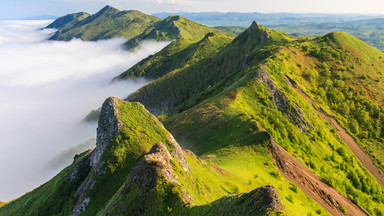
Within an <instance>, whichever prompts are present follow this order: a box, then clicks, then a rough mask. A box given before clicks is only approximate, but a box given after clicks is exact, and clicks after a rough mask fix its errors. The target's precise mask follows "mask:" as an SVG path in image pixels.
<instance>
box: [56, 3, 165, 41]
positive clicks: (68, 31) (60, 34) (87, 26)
mask: <svg viewBox="0 0 384 216" xmlns="http://www.w3.org/2000/svg"><path fill="white" fill-rule="evenodd" d="M59 19H61V20H65V19H66V18H65V17H63V18H59ZM160 20H161V19H160V18H158V17H155V16H150V15H146V14H143V13H141V12H139V11H135V10H131V11H120V10H118V9H115V8H113V7H110V6H106V7H104V8H103V9H102V10H100V11H99V12H97V13H96V14H93V15H92V16H88V17H86V18H85V19H82V20H79V21H78V22H75V23H73V22H71V23H69V24H70V25H64V26H63V27H64V28H59V31H57V32H56V33H55V34H54V35H53V36H52V37H51V39H52V40H71V39H72V38H81V39H82V40H91V41H95V40H100V39H109V38H113V37H122V38H126V39H131V38H133V37H135V36H137V35H139V34H140V33H142V32H143V31H144V30H145V29H147V28H148V27H149V26H150V25H153V23H155V22H158V21H160ZM57 21H60V20H57Z"/></svg>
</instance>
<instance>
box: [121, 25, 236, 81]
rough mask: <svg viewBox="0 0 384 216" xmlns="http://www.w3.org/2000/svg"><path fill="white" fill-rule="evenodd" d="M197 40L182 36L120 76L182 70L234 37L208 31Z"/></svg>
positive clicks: (207, 55) (220, 47)
mask: <svg viewBox="0 0 384 216" xmlns="http://www.w3.org/2000/svg"><path fill="white" fill-rule="evenodd" d="M201 38H202V39H201V40H199V41H197V42H195V41H194V40H191V39H187V38H184V37H182V38H180V39H178V40H176V41H173V42H172V43H171V44H170V45H168V46H167V47H165V48H164V49H162V50H161V51H160V52H158V53H156V54H155V55H151V56H149V57H148V58H146V59H143V60H142V61H140V62H139V63H138V64H136V65H135V66H133V67H131V68H130V69H129V70H127V71H126V72H124V73H122V74H121V75H120V76H119V77H118V78H121V79H127V78H134V77H141V76H144V77H148V78H159V77H162V76H163V75H165V74H167V73H169V72H172V71H174V70H180V69H182V68H185V67H189V66H190V65H193V64H195V63H197V62H198V61H200V60H202V59H204V58H208V57H210V56H212V55H213V54H215V53H216V52H218V51H219V50H220V49H222V48H223V47H225V46H226V45H227V44H228V43H230V42H231V41H232V39H233V38H231V37H229V36H226V35H222V34H219V33H207V34H206V35H205V36H201Z"/></svg>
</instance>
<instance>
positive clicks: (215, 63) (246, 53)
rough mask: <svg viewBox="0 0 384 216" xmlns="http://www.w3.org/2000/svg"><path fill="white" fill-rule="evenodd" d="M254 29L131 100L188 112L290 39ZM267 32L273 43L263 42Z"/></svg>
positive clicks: (158, 108) (156, 108)
mask: <svg viewBox="0 0 384 216" xmlns="http://www.w3.org/2000/svg"><path fill="white" fill-rule="evenodd" d="M253 26H254V27H253V28H255V29H252V28H250V30H249V32H248V30H247V31H246V32H244V33H243V34H241V35H240V36H239V37H237V38H235V39H234V40H233V41H232V43H230V44H229V45H228V46H226V47H225V48H224V49H223V50H222V51H220V52H217V53H215V55H213V56H211V57H208V58H205V59H203V60H201V61H199V62H198V63H196V64H194V65H191V66H190V67H187V68H184V69H181V70H175V71H172V72H170V73H168V74H166V75H165V76H163V77H161V78H160V79H157V80H155V81H154V82H152V83H149V84H148V85H146V86H144V87H143V88H141V89H140V90H139V91H137V92H135V93H133V94H132V95H130V96H129V98H128V100H132V101H140V102H141V103H143V104H145V106H146V107H147V108H148V109H149V110H150V111H151V112H153V113H156V114H162V113H167V112H169V113H175V112H179V111H182V110H185V109H187V108H190V107H192V106H194V105H195V104H197V103H198V102H201V101H202V100H204V99H205V98H207V97H209V96H213V95H215V94H217V93H219V92H220V91H222V90H223V89H224V88H225V87H227V86H228V85H230V84H232V83H233V82H234V81H236V80H237V79H239V78H240V77H242V76H243V75H244V73H243V72H244V70H245V69H247V68H248V67H250V65H255V64H256V65H257V64H259V63H260V62H261V61H262V60H263V59H265V58H266V57H268V56H269V55H270V54H271V53H273V52H275V51H276V48H277V46H276V45H275V44H280V43H285V42H287V41H289V40H291V38H289V37H288V36H286V35H285V34H283V33H281V32H278V31H269V30H267V29H263V28H261V29H259V27H258V26H257V24H256V23H255V24H254V25H253ZM266 33H267V34H268V35H269V37H271V38H274V40H265V39H262V38H263V37H265V36H266V35H265V34H266ZM260 40H264V42H263V43H261V42H260ZM272 41H273V42H272ZM264 48H265V49H264Z"/></svg>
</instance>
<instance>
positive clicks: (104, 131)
mask: <svg viewBox="0 0 384 216" xmlns="http://www.w3.org/2000/svg"><path fill="white" fill-rule="evenodd" d="M119 101H120V99H118V98H114V97H110V98H108V99H107V100H106V101H105V102H104V104H103V106H102V108H101V112H100V118H99V124H98V127H97V140H96V148H95V149H94V150H93V151H92V153H91V155H90V159H89V165H90V166H91V169H93V170H95V172H94V173H95V174H96V175H104V174H105V172H106V170H105V168H103V167H104V161H100V158H101V156H102V155H103V153H104V149H105V147H106V146H107V145H108V144H109V142H110V140H111V139H112V138H113V137H115V136H116V135H117V134H119V132H120V130H121V128H122V127H123V123H122V122H121V120H119V118H118V115H119V109H118V104H119ZM95 184H96V180H95V178H94V177H93V176H91V175H90V176H88V177H87V178H86V179H85V181H84V182H83V183H82V184H81V186H80V187H79V189H78V190H77V193H78V194H79V199H78V201H77V203H76V206H75V207H74V209H73V210H72V214H71V215H72V216H78V215H81V213H82V212H84V211H85V210H86V207H87V205H88V203H89V202H90V197H88V196H87V195H86V194H87V192H89V191H91V190H92V188H93V187H94V186H95Z"/></svg>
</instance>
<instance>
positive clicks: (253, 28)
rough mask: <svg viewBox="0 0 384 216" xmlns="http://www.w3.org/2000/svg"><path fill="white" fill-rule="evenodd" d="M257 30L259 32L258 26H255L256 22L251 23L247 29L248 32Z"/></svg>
mask: <svg viewBox="0 0 384 216" xmlns="http://www.w3.org/2000/svg"><path fill="white" fill-rule="evenodd" d="M258 30H260V27H259V24H257V22H256V21H253V22H252V24H251V26H250V27H249V28H248V32H251V31H258Z"/></svg>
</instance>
